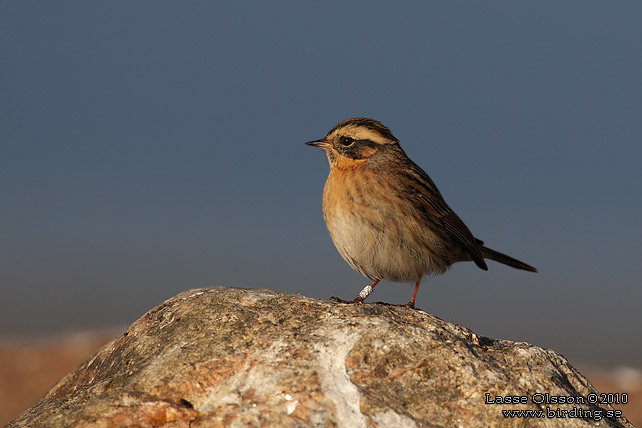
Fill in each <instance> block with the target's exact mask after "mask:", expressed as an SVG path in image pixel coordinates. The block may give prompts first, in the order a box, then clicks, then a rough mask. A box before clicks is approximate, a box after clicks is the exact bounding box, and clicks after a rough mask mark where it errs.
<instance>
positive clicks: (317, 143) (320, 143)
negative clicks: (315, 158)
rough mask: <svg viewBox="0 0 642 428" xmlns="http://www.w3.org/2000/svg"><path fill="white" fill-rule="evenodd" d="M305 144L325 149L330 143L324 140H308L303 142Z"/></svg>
mask: <svg viewBox="0 0 642 428" xmlns="http://www.w3.org/2000/svg"><path fill="white" fill-rule="evenodd" d="M305 144H307V145H308V146H314V147H318V148H320V149H324V150H325V149H327V148H328V147H330V143H328V142H326V141H324V140H318V141H310V142H309V143H305Z"/></svg>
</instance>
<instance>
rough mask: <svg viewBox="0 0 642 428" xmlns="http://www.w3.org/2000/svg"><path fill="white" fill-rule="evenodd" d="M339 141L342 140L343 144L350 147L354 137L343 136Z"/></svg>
mask: <svg viewBox="0 0 642 428" xmlns="http://www.w3.org/2000/svg"><path fill="white" fill-rule="evenodd" d="M339 141H340V142H341V145H342V146H344V147H348V146H351V145H352V144H354V138H351V137H341V140H339Z"/></svg>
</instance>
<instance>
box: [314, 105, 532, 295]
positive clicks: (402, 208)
mask: <svg viewBox="0 0 642 428" xmlns="http://www.w3.org/2000/svg"><path fill="white" fill-rule="evenodd" d="M306 144H308V145H310V146H315V147H319V148H321V149H323V150H324V151H325V153H326V155H327V156H328V162H329V163H330V175H329V176H328V180H327V181H326V183H325V187H324V189H323V218H324V219H325V224H326V226H327V227H328V231H329V232H330V236H331V237H332V242H334V245H335V246H336V247H337V250H338V251H339V253H340V254H341V256H342V257H343V259H344V260H345V261H346V262H348V264H349V265H350V266H351V267H352V268H353V269H354V270H356V271H358V272H359V273H361V274H362V275H364V276H365V277H367V278H369V279H370V280H372V283H370V285H367V286H366V287H365V288H364V289H363V290H362V291H361V293H359V295H358V296H357V297H356V298H355V299H354V300H351V301H345V300H341V299H335V300H338V301H340V302H343V303H361V302H363V300H364V299H365V298H366V297H367V296H368V295H369V294H370V293H371V292H372V289H373V288H374V286H375V285H377V283H378V282H379V281H380V280H382V279H386V280H389V281H395V282H406V281H415V290H414V292H413V294H412V298H411V299H410V302H408V304H407V305H406V306H408V307H411V308H414V306H415V297H416V296H417V290H418V288H419V283H420V282H421V279H422V278H423V277H424V276H426V275H432V274H441V273H444V272H445V271H446V270H447V269H448V268H449V267H450V265H452V264H453V263H456V262H462V261H473V262H475V264H476V265H477V266H479V268H481V269H483V270H488V267H487V266H486V262H485V261H484V259H490V260H495V261H497V262H499V263H503V264H505V265H508V266H511V267H514V268H517V269H523V270H527V271H530V272H537V269H535V268H534V267H532V266H529V265H527V264H526V263H522V262H520V261H519V260H515V259H514V258H512V257H509V256H507V255H505V254H502V253H499V252H497V251H494V250H491V249H490V248H487V247H485V246H484V243H483V242H482V241H480V240H479V239H476V238H475V237H474V236H473V235H472V233H471V232H470V230H468V227H466V225H465V224H464V222H463V221H461V219H460V218H459V217H457V214H455V213H454V212H453V210H452V209H451V208H450V207H449V206H448V204H446V202H445V201H444V198H443V197H442V196H441V193H439V190H437V186H435V183H433V181H432V180H431V179H430V177H428V174H426V173H425V172H424V171H423V170H422V169H421V168H420V167H419V166H417V164H415V163H414V162H413V161H411V160H410V159H409V158H408V156H406V153H405V152H404V151H403V149H402V148H401V146H400V145H399V140H397V139H396V138H395V136H394V135H392V133H391V132H390V130H389V129H388V128H387V127H385V126H384V125H382V124H381V123H380V122H377V121H376V120H373V119H367V118H363V117H357V118H352V119H347V120H344V121H343V122H340V123H339V124H337V125H336V126H335V127H334V128H332V129H331V130H330V132H328V134H327V135H326V136H325V137H323V138H322V139H321V140H318V141H311V142H309V143H306Z"/></svg>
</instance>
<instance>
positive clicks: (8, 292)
mask: <svg viewBox="0 0 642 428" xmlns="http://www.w3.org/2000/svg"><path fill="white" fill-rule="evenodd" d="M641 16H642V3H640V2H634V1H621V2H602V1H569V2H557V1H548V2H513V1H510V2H508V1H506V2H445V1H444V2H430V3H428V2H403V3H396V4H395V5H392V4H391V3H388V2H353V3H344V2H334V3H332V2H330V3H328V2H322V3H321V2H302V1H289V2H236V3H234V4H231V2H230V4H217V3H215V2H204V1H190V2H170V1H136V2H129V1H127V2H125V1H111V2H87V1H61V2H36V1H13V2H9V1H5V2H1V3H0V44H1V47H0V63H1V64H2V65H1V71H0V73H1V76H0V145H1V149H0V197H1V206H0V286H1V296H2V298H1V300H0V338H2V337H5V338H6V337H9V338H11V337H13V338H16V337H17V338H21V337H33V336H45V335H52V334H59V333H60V332H64V331H74V330H85V329H93V328H102V327H106V326H112V325H117V326H125V325H127V324H129V323H130V322H132V321H134V320H135V319H136V318H137V317H139V316H140V315H141V314H143V313H144V312H145V311H146V310H148V309H150V308H151V307H153V306H155V305H157V304H159V303H160V302H162V301H163V300H164V299H167V298H170V297H172V296H173V295H175V294H177V293H179V292H181V291H183V290H186V289H189V288H195V287H207V286H214V285H228V286H240V287H250V288H270V289H275V290H280V291H284V292H292V293H301V294H303V295H307V296H311V297H317V298H328V297H330V296H332V295H338V296H341V297H343V298H353V297H354V296H355V295H356V294H357V293H358V292H359V291H360V290H361V288H362V287H363V286H364V285H365V284H366V283H367V281H366V280H365V278H363V277H361V276H360V275H359V274H358V273H355V272H353V271H352V270H351V269H350V268H349V267H348V266H347V265H346V264H345V263H344V262H343V260H341V258H340V257H339V255H338V253H337V252H336V250H335V249H334V247H333V245H332V243H331V241H330V238H329V236H328V234H327V232H326V230H325V226H324V224H323V219H322V217H321V191H322V187H323V183H324V181H325V178H326V176H327V173H328V165H327V161H326V159H325V156H324V154H323V153H322V152H321V151H320V150H318V149H314V148H310V147H307V146H305V145H303V143H304V142H306V141H310V140H312V139H315V138H319V137H321V136H323V135H324V134H325V133H326V132H327V131H328V130H329V129H330V128H331V127H332V126H333V125H334V124H335V123H336V122H338V121H340V120H342V119H345V118H347V117H352V116H368V117H373V118H375V119H378V120H380V121H382V122H383V123H384V124H386V125H388V126H389V127H390V128H391V129H392V131H393V133H394V134H395V135H396V136H397V137H398V138H399V139H400V140H401V143H402V146H403V147H404V149H405V150H406V152H407V153H408V155H409V156H410V157H411V158H412V159H413V160H414V161H415V162H417V163H418V164H419V165H421V166H422V167H423V168H424V169H425V170H426V171H427V172H428V173H429V174H430V175H431V177H432V178H433V179H434V181H435V182H436V183H437V185H438V186H439V188H440V189H441V191H442V193H443V194H444V196H445V198H446V200H447V202H448V203H449V204H450V205H451V206H452V207H453V208H454V209H455V211H456V212H457V213H458V214H459V216H460V217H461V218H462V219H463V220H464V221H465V222H466V223H467V224H468V226H469V227H470V229H471V230H472V231H473V233H474V234H475V235H476V236H477V237H479V238H481V239H483V240H484V241H486V243H487V244H488V245H489V246H490V247H492V248H495V249H497V250H500V251H504V252H506V253H508V254H510V255H513V256H515V257H517V258H519V259H522V260H524V261H526V262H528V263H531V264H533V265H535V266H537V267H538V268H539V269H540V273H539V274H530V273H526V272H521V271H516V270H512V269H510V268H507V267H504V266H501V265H498V264H496V263H491V264H490V266H489V267H490V270H489V271H488V272H483V271H481V270H479V269H477V268H476V267H475V266H474V265H473V264H460V265H456V266H454V267H453V269H452V270H451V271H450V272H449V273H448V274H446V275H444V276H441V277H438V278H432V279H427V280H424V283H423V285H422V287H421V289H420V291H419V295H418V300H417V303H418V307H420V308H422V309H424V310H426V311H429V312H431V313H433V314H435V315H437V316H439V317H441V318H443V319H446V320H448V321H453V322H456V323H459V324H462V325H465V326H467V327H469V328H471V329H473V330H474V331H476V332H477V333H478V334H483V335H488V336H492V337H498V338H505V339H513V340H518V341H528V342H531V343H535V344H538V345H541V346H544V347H551V348H554V349H556V350H557V351H559V352H561V353H563V354H564V355H565V356H567V357H568V358H570V359H571V361H572V362H575V363H593V364H599V365H632V366H637V367H640V366H642V362H641V361H642V338H641V337H642V336H641V335H640V326H641V325H642V310H641V304H640V303H641V301H642V287H641V286H640V284H641V282H642V267H641V266H642V263H641V262H640V256H641V255H642V239H641V238H642V233H641V232H642V227H641V223H642V220H641V219H642V198H641V194H642V192H641V190H640V185H641V184H642V168H641V166H640V159H641V158H642V149H641V143H642V25H640V22H641V21H640V17H641ZM411 291H412V287H411V285H410V284H392V283H382V284H381V285H380V286H379V287H377V289H376V291H375V293H374V295H373V296H371V298H370V300H373V301H375V300H385V301H389V302H396V303H405V302H407V300H408V299H409V297H410V295H411Z"/></svg>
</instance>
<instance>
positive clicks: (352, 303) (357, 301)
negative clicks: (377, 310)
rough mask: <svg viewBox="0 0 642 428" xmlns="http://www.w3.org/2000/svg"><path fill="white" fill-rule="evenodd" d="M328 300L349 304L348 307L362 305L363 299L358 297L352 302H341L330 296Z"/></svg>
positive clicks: (341, 300)
mask: <svg viewBox="0 0 642 428" xmlns="http://www.w3.org/2000/svg"><path fill="white" fill-rule="evenodd" d="M330 300H332V301H333V302H337V303H346V304H350V305H356V304H359V303H363V299H361V298H359V296H357V297H356V298H355V299H354V300H343V299H339V298H338V297H335V296H332V297H330Z"/></svg>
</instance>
